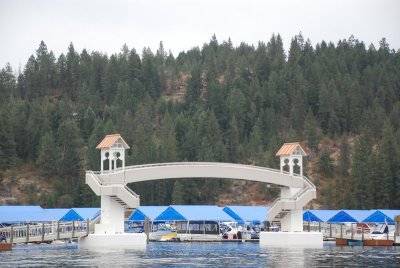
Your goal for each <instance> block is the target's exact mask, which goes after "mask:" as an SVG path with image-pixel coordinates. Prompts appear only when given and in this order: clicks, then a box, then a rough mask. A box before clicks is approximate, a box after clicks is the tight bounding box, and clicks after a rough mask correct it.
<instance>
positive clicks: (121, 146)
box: [96, 134, 129, 173]
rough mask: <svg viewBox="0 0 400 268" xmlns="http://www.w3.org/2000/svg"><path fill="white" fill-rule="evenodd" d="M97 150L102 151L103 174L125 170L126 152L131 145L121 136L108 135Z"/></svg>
mask: <svg viewBox="0 0 400 268" xmlns="http://www.w3.org/2000/svg"><path fill="white" fill-rule="evenodd" d="M96 149H99V150H100V151H101V173H104V172H105V171H110V172H112V171H113V170H116V169H117V168H122V169H124V168H125V150H126V149H129V145H128V144H127V143H126V142H125V141H124V139H123V138H122V137H121V135H120V134H112V135H107V136H106V137H105V138H104V139H103V140H102V141H101V142H100V143H99V145H97V147H96Z"/></svg>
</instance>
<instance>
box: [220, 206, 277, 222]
mask: <svg viewBox="0 0 400 268" xmlns="http://www.w3.org/2000/svg"><path fill="white" fill-rule="evenodd" d="M223 211H224V212H225V213H227V214H228V215H229V216H230V217H231V218H233V219H234V220H235V221H237V222H238V223H239V224H243V223H245V222H251V223H253V224H260V223H261V222H263V221H266V220H267V217H268V211H269V207H267V206H226V207H224V209H223Z"/></svg>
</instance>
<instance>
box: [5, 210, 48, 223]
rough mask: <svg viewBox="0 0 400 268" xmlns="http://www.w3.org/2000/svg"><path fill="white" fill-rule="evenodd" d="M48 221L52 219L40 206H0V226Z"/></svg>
mask: <svg viewBox="0 0 400 268" xmlns="http://www.w3.org/2000/svg"><path fill="white" fill-rule="evenodd" d="M49 221H52V217H51V216H50V215H49V214H48V213H47V212H46V211H45V210H44V209H43V208H41V207H40V206H0V223H1V224H25V223H29V222H49Z"/></svg>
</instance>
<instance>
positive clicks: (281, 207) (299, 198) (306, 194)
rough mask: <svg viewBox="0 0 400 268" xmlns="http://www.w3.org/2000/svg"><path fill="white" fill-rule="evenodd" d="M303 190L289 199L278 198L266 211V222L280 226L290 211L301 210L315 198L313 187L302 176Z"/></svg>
mask: <svg viewBox="0 0 400 268" xmlns="http://www.w3.org/2000/svg"><path fill="white" fill-rule="evenodd" d="M303 179H304V181H305V183H304V188H303V189H302V190H300V191H298V192H297V193H296V194H294V195H293V196H292V197H290V198H278V199H276V200H275V202H274V203H273V204H272V206H271V208H270V209H269V211H268V220H269V221H270V222H272V223H274V224H275V225H278V226H279V225H280V224H281V221H282V219H283V218H285V217H286V216H287V214H289V213H290V212H291V211H292V210H295V209H303V207H304V206H305V205H306V204H307V203H308V202H310V201H311V200H313V199H315V198H316V193H317V191H316V188H315V185H314V184H313V183H312V182H311V181H310V180H309V179H307V178H306V177H305V176H303Z"/></svg>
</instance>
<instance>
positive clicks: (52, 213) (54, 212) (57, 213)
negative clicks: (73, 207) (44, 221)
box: [44, 208, 70, 221]
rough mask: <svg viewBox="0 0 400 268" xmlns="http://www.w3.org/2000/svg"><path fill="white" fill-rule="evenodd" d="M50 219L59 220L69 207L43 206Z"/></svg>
mask: <svg viewBox="0 0 400 268" xmlns="http://www.w3.org/2000/svg"><path fill="white" fill-rule="evenodd" d="M44 210H45V211H46V212H47V214H48V215H49V217H50V218H51V219H52V221H60V220H61V219H62V217H64V215H65V214H67V213H68V211H70V209H69V208H45V209H44Z"/></svg>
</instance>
